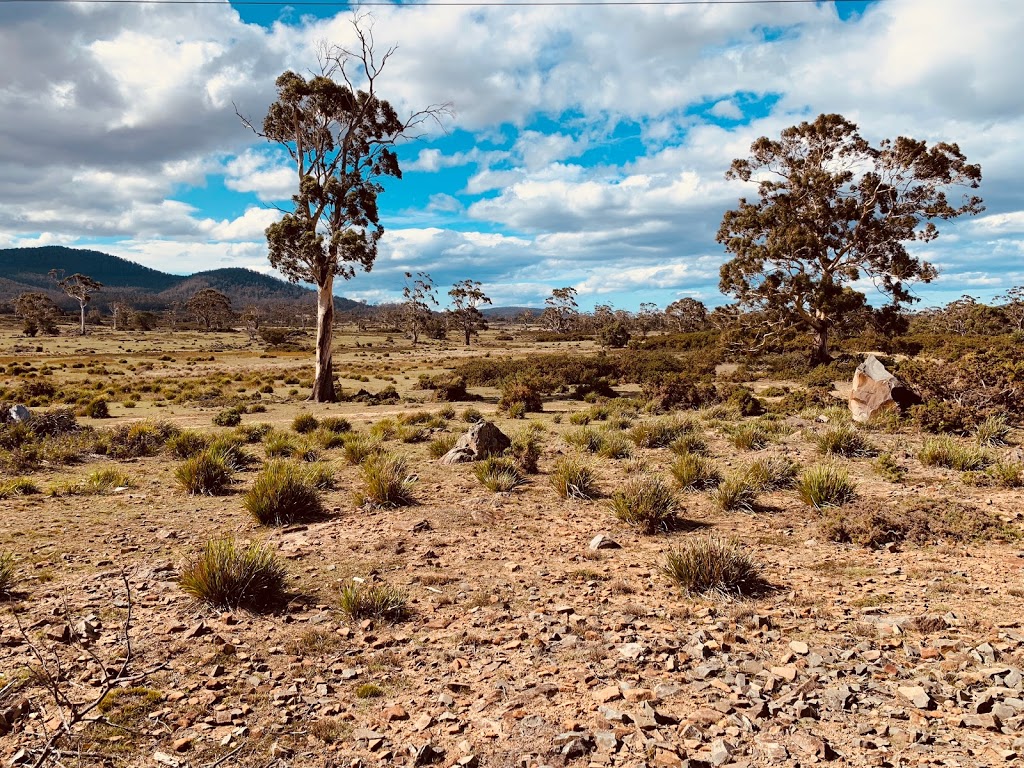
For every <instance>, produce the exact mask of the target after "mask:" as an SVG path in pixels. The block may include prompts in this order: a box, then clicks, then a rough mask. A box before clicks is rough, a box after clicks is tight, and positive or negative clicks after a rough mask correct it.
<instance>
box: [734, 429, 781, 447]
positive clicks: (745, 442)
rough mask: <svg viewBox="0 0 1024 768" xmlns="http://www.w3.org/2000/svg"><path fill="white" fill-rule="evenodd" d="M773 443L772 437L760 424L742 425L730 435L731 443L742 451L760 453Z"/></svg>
mask: <svg viewBox="0 0 1024 768" xmlns="http://www.w3.org/2000/svg"><path fill="white" fill-rule="evenodd" d="M770 441H771V435H770V434H769V433H768V432H767V431H766V430H765V429H764V427H762V426H761V425H759V424H741V425H739V426H738V427H735V428H734V429H733V430H732V431H731V433H730V434H729V442H731V443H732V444H733V445H734V446H735V447H736V448H739V449H740V450H741V451H760V450H761V449H762V448H766V447H767V446H768V443H769V442H770Z"/></svg>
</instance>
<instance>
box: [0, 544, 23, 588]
mask: <svg viewBox="0 0 1024 768" xmlns="http://www.w3.org/2000/svg"><path fill="white" fill-rule="evenodd" d="M19 581H20V579H19V578H18V566H17V564H16V563H15V562H14V555H12V554H11V553H10V552H0V598H5V599H6V598H10V597H11V596H12V594H13V593H14V588H15V587H16V586H17V585H18V582H19Z"/></svg>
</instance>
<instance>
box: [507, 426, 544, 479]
mask: <svg viewBox="0 0 1024 768" xmlns="http://www.w3.org/2000/svg"><path fill="white" fill-rule="evenodd" d="M539 429H540V428H539V427H538V426H537V425H536V424H531V425H528V426H526V427H524V428H523V429H520V430H518V431H517V432H515V434H513V435H512V436H511V438H510V439H511V441H512V444H511V445H510V446H509V447H508V448H507V449H506V450H505V455H506V456H508V457H509V458H511V459H512V461H514V462H515V465H516V468H517V469H518V470H519V471H520V472H522V473H523V474H524V475H535V474H537V462H539V461H540V452H541V444H540V435H539V434H538V431H539Z"/></svg>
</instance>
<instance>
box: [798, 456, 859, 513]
mask: <svg viewBox="0 0 1024 768" xmlns="http://www.w3.org/2000/svg"><path fill="white" fill-rule="evenodd" d="M797 494H798V495H799V496H800V500H801V501H803V502H804V504H807V505H809V506H812V507H814V508H816V509H822V508H824V507H839V506H842V505H843V504H846V503H847V502H849V501H852V500H853V498H854V495H855V486H854V484H853V482H852V481H851V480H850V476H849V475H848V474H847V473H846V470H844V469H840V468H839V467H837V466H835V465H832V464H818V465H816V466H813V467H811V468H809V469H808V470H806V471H805V472H804V473H803V475H801V476H800V482H799V483H798V484H797Z"/></svg>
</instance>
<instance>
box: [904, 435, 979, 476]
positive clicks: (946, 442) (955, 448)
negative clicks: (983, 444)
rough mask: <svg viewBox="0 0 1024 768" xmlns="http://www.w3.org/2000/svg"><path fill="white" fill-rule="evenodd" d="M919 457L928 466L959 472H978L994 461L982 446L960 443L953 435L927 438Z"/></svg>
mask: <svg viewBox="0 0 1024 768" xmlns="http://www.w3.org/2000/svg"><path fill="white" fill-rule="evenodd" d="M917 457H918V458H919V459H920V460H921V463H922V464H924V465H925V466H927V467H945V468H946V469H955V470H957V471H958V472H977V471H979V470H982V469H985V467H987V466H988V465H989V464H991V463H992V458H991V456H989V454H988V453H987V452H985V451H984V450H982V449H981V448H978V447H977V446H973V445H964V444H961V443H958V442H957V441H956V440H954V439H953V438H952V437H934V438H930V439H928V440H925V441H924V445H923V446H922V447H921V450H920V452H919V453H918V454H917Z"/></svg>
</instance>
